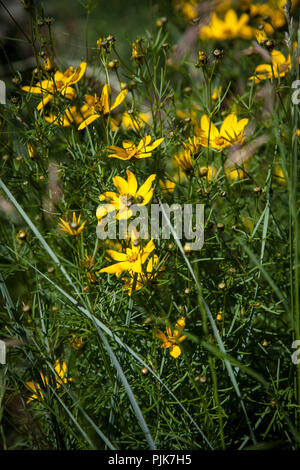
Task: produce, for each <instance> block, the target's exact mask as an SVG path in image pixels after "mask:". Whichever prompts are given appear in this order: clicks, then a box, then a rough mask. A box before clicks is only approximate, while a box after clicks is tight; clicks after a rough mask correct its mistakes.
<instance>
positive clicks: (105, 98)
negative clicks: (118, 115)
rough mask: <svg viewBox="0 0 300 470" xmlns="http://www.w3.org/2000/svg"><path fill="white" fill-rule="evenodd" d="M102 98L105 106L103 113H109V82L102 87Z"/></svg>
mask: <svg viewBox="0 0 300 470" xmlns="http://www.w3.org/2000/svg"><path fill="white" fill-rule="evenodd" d="M100 100H101V104H102V107H103V114H108V113H109V87H108V84H107V83H106V84H105V85H104V87H103V88H102V93H101V98H100Z"/></svg>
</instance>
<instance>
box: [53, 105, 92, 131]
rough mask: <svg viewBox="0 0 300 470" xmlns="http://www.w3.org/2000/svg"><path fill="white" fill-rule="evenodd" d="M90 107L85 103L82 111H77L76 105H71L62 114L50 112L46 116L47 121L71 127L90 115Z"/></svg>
mask: <svg viewBox="0 0 300 470" xmlns="http://www.w3.org/2000/svg"><path fill="white" fill-rule="evenodd" d="M90 113H91V112H90V109H89V107H88V106H87V105H86V104H84V105H83V106H81V108H80V111H79V112H78V111H77V107H76V106H69V107H68V109H66V111H65V112H64V113H62V114H57V115H55V114H53V113H50V114H49V115H48V116H44V119H45V121H47V122H50V123H51V124H55V125H56V126H62V127H69V126H71V125H73V124H74V125H76V126H78V125H79V124H80V123H81V122H82V121H84V120H85V119H86V118H87V117H88V116H90Z"/></svg>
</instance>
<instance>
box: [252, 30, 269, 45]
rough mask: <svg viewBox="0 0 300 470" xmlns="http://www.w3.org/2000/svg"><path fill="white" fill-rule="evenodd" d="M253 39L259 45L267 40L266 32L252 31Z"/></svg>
mask: <svg viewBox="0 0 300 470" xmlns="http://www.w3.org/2000/svg"><path fill="white" fill-rule="evenodd" d="M254 35H255V39H256V41H257V42H258V43H259V44H261V43H262V42H263V41H266V40H267V39H268V36H267V35H266V32H265V30H264V29H256V30H255V31H254Z"/></svg>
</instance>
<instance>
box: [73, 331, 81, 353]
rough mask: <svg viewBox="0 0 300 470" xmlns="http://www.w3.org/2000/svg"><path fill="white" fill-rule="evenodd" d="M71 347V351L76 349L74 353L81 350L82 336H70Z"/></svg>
mask: <svg viewBox="0 0 300 470" xmlns="http://www.w3.org/2000/svg"><path fill="white" fill-rule="evenodd" d="M70 342H71V346H72V348H73V349H76V351H79V350H80V349H82V348H83V339H82V336H76V335H74V334H72V338H71V340H70Z"/></svg>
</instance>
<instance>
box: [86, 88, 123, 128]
mask: <svg viewBox="0 0 300 470" xmlns="http://www.w3.org/2000/svg"><path fill="white" fill-rule="evenodd" d="M127 93H128V90H123V91H121V93H119V94H118V96H117V97H116V99H115V101H114V102H113V104H112V105H110V104H109V87H108V85H107V84H105V85H104V87H103V88H102V92H101V97H100V98H99V96H97V95H96V94H95V95H94V96H92V95H85V96H84V97H85V100H86V105H87V109H88V110H89V116H88V117H87V118H86V119H85V120H84V121H83V122H82V123H81V124H80V126H78V130H81V129H84V128H85V127H86V126H88V125H89V124H91V123H92V122H94V121H95V120H96V119H98V118H100V117H101V116H105V115H106V114H109V113H110V112H111V111H112V110H113V109H115V108H116V107H117V106H119V105H120V104H121V103H122V101H124V99H125V96H126V95H127Z"/></svg>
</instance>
